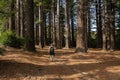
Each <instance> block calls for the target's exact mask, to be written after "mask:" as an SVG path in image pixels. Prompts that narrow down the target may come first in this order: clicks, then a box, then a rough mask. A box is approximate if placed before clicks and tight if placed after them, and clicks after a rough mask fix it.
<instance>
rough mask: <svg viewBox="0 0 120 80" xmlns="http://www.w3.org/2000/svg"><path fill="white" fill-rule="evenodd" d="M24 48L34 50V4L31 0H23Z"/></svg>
mask: <svg viewBox="0 0 120 80" xmlns="http://www.w3.org/2000/svg"><path fill="white" fill-rule="evenodd" d="M24 4H25V28H26V35H25V39H26V40H25V50H27V51H35V42H34V6H33V0H25V2H24Z"/></svg>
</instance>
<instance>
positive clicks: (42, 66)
mask: <svg viewBox="0 0 120 80" xmlns="http://www.w3.org/2000/svg"><path fill="white" fill-rule="evenodd" d="M119 57H120V54H119V52H117V53H116V52H115V53H114V52H112V53H106V52H105V53H104V52H101V53H98V52H97V50H95V51H93V53H92V51H90V53H89V52H88V53H74V49H72V50H68V49H67V50H66V49H62V50H56V55H55V57H54V59H53V62H51V61H50V57H49V54H48V48H45V49H42V50H38V51H37V52H35V53H31V52H26V51H22V50H19V49H14V48H12V49H11V48H10V49H9V48H8V49H7V51H6V52H5V54H4V55H3V56H0V63H1V64H0V69H1V71H0V79H2V80H4V79H5V78H4V77H6V79H7V78H10V79H11V80H14V79H18V80H41V79H42V80H49V79H50V80H52V79H58V80H59V79H63V80H82V79H83V80H89V79H90V80H106V78H108V76H109V80H110V79H111V77H114V76H116V75H117V77H116V78H115V79H118V80H119V77H118V75H119V74H120V58H119ZM11 73H12V74H11Z"/></svg>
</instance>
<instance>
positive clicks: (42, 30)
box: [39, 0, 44, 48]
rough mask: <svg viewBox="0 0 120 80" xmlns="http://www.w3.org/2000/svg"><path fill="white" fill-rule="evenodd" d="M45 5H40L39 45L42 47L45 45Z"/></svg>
mask: <svg viewBox="0 0 120 80" xmlns="http://www.w3.org/2000/svg"><path fill="white" fill-rule="evenodd" d="M41 3H43V0H41ZM42 6H43V5H40V6H39V21H40V23H39V46H40V48H43V47H44V27H43V7H42Z"/></svg>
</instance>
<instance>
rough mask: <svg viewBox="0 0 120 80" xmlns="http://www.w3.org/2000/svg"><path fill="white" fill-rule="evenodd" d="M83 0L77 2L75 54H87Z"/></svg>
mask: <svg viewBox="0 0 120 80" xmlns="http://www.w3.org/2000/svg"><path fill="white" fill-rule="evenodd" d="M85 2H86V1H85V0H84V1H83V0H78V20H77V23H78V27H77V41H76V51H75V52H87V47H86V43H85V41H86V35H85V34H86V33H85V32H86V29H85V27H86V26H84V24H85V22H84V21H85V20H84V19H85V17H84V16H85V15H84V14H85V10H84V8H85Z"/></svg>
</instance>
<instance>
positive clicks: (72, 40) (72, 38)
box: [71, 11, 75, 47]
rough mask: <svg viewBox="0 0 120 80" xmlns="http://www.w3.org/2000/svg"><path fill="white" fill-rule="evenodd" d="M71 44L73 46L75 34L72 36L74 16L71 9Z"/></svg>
mask: <svg viewBox="0 0 120 80" xmlns="http://www.w3.org/2000/svg"><path fill="white" fill-rule="evenodd" d="M71 13H72V14H71V46H72V47H75V36H74V34H75V33H74V16H73V11H71Z"/></svg>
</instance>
